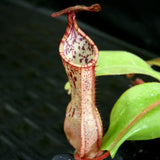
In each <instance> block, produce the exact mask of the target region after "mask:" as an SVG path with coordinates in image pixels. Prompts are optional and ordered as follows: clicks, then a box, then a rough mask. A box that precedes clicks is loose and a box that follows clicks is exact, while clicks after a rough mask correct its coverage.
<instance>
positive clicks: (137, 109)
mask: <svg viewBox="0 0 160 160" xmlns="http://www.w3.org/2000/svg"><path fill="white" fill-rule="evenodd" d="M157 137H160V83H144V84H141V85H137V86H134V87H132V88H130V89H129V90H127V91H126V92H125V93H124V94H123V95H122V96H121V97H120V98H119V100H118V101H117V102H116V104H115V105H114V107H113V109H112V112H111V116H110V126H109V129H108V131H107V133H106V134H105V136H104V138H103V141H102V147H101V149H102V150H108V151H109V152H110V154H111V156H112V157H114V156H115V154H116V152H117V150H118V148H119V147H120V145H121V144H122V143H123V142H124V141H126V140H147V139H153V138H157Z"/></svg>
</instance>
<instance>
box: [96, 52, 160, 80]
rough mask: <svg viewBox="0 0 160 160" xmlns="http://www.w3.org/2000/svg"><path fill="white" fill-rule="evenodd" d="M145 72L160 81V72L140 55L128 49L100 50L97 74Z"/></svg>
mask: <svg viewBox="0 0 160 160" xmlns="http://www.w3.org/2000/svg"><path fill="white" fill-rule="evenodd" d="M130 73H136V74H145V75H149V76H152V77H154V78H156V79H158V80H159V81H160V73H159V72H157V71H155V70H153V69H152V68H151V67H150V66H149V65H148V64H147V63H146V62H145V61H144V60H142V59H141V58H140V57H138V56H136V55H134V54H132V53H129V52H126V51H100V52H99V58H98V62H97V67H96V76H103V75H121V74H130Z"/></svg>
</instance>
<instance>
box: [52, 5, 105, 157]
mask: <svg viewBox="0 0 160 160" xmlns="http://www.w3.org/2000/svg"><path fill="white" fill-rule="evenodd" d="M100 9H101V7H100V5H98V4H95V5H92V6H90V7H85V6H79V5H78V6H74V7H69V8H67V9H64V10H62V11H60V12H57V13H54V14H52V16H53V17H57V16H59V15H61V14H63V13H66V14H67V16H68V26H67V29H66V32H65V34H64V36H63V38H62V40H61V43H60V47H59V52H60V56H61V58H62V61H63V65H64V68H65V70H66V73H67V76H68V79H69V83H70V86H71V101H70V103H69V104H68V106H67V109H66V117H65V121H64V131H65V134H66V136H67V139H68V141H69V142H70V144H71V145H72V146H73V147H74V148H75V155H76V156H75V157H77V158H76V159H93V158H96V157H98V156H100V155H102V154H103V152H102V151H100V146H101V142H102V136H103V127H102V121H101V117H100V115H99V112H98V110H97V108H96V106H95V66H96V62H97V59H98V48H97V46H96V45H95V44H94V42H93V41H92V40H91V39H90V38H89V37H88V36H87V35H86V34H85V33H84V32H83V31H82V30H81V29H80V28H79V26H78V25H77V22H76V16H75V12H78V11H81V10H86V11H95V12H97V11H99V10H100Z"/></svg>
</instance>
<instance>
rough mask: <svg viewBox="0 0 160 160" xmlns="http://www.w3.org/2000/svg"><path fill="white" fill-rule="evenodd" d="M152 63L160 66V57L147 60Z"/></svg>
mask: <svg viewBox="0 0 160 160" xmlns="http://www.w3.org/2000/svg"><path fill="white" fill-rule="evenodd" d="M147 63H148V64H150V65H155V66H159V67H160V58H155V59H151V60H150V61H147Z"/></svg>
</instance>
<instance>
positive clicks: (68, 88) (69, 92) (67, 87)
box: [64, 81, 71, 94]
mask: <svg viewBox="0 0 160 160" xmlns="http://www.w3.org/2000/svg"><path fill="white" fill-rule="evenodd" d="M64 89H65V90H67V91H68V94H71V91H70V83H69V81H68V82H66V84H65V86H64Z"/></svg>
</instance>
